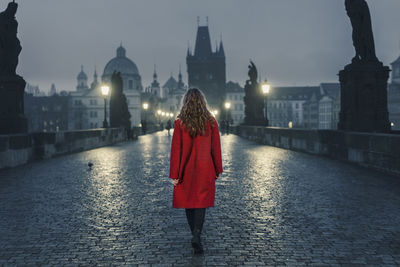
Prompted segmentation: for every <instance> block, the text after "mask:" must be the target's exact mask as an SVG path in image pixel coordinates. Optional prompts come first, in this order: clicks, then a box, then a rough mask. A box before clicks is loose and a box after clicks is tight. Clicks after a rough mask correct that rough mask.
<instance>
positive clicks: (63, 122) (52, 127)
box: [24, 93, 70, 132]
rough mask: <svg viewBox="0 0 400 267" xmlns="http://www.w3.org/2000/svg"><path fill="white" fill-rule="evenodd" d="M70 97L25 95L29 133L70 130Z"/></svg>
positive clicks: (65, 95) (66, 95)
mask: <svg viewBox="0 0 400 267" xmlns="http://www.w3.org/2000/svg"><path fill="white" fill-rule="evenodd" d="M69 101H70V96H69V95H68V94H65V93H63V94H62V95H61V94H60V95H58V94H53V95H51V96H34V95H33V94H30V93H25V94H24V109H25V116H26V117H27V118H28V131H29V132H58V131H65V130H68V115H69Z"/></svg>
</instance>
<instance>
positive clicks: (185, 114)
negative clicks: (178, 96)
mask: <svg viewBox="0 0 400 267" xmlns="http://www.w3.org/2000/svg"><path fill="white" fill-rule="evenodd" d="M178 119H180V120H181V125H183V126H184V127H185V129H186V130H187V131H188V132H189V135H190V136H192V137H195V136H196V135H198V134H200V135H204V134H205V132H206V130H207V122H209V121H211V122H216V121H215V119H214V116H213V115H212V114H211V112H210V111H209V110H208V106H207V100H206V98H205V97H204V95H203V93H202V92H201V91H200V90H199V89H197V88H191V89H189V90H188V91H187V92H186V94H185V96H184V97H183V100H182V108H181V111H180V113H179V115H178ZM211 126H212V127H214V123H212V124H211Z"/></svg>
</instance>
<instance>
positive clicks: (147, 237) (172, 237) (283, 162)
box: [0, 132, 400, 266]
mask: <svg viewBox="0 0 400 267" xmlns="http://www.w3.org/2000/svg"><path fill="white" fill-rule="evenodd" d="M170 141H171V138H170V137H168V136H167V134H166V132H162V133H157V134H152V135H147V136H141V137H140V138H139V140H138V141H135V142H129V143H120V144H117V145H115V146H110V147H104V148H99V149H94V150H90V151H86V152H82V153H77V154H72V155H67V156H63V157H58V158H54V159H49V160H46V161H40V162H35V163H32V164H28V165H25V166H22V167H18V168H16V169H10V170H3V171H0V218H1V219H0V265H6V266H7V265H10V266H11V265H51V266H60V265H71V266H75V265H96V266H102V265H124V264H127V265H143V266H149V265H153V266H172V265H173V266H205V265H211V266H213V265H214V266H242V265H248V266H276V265H282V266H284V265H290V266H299V265H315V266H357V265H360V266H361V265H371V266H377V265H387V266H390V265H393V266H395V265H400V216H399V215H400V180H399V179H396V178H393V177H390V176H386V175H383V174H380V173H376V172H372V171H369V170H366V169H361V168H358V167H355V166H353V165H349V164H345V163H340V162H337V161H332V160H329V159H326V158H320V157H315V156H311V155H307V154H302V153H297V152H293V151H286V150H282V149H279V148H274V147H268V146H262V145H259V144H255V143H252V142H250V141H247V140H244V139H241V138H240V137H237V136H234V135H229V136H222V150H223V164H224V170H225V173H224V174H223V175H222V177H220V179H219V180H217V188H216V201H215V207H213V208H209V209H207V211H206V220H205V225H204V230H203V235H202V240H203V244H204V246H205V254H204V255H203V256H195V255H193V254H192V249H191V246H190V231H189V227H188V225H187V222H186V217H185V213H184V210H183V209H173V208H172V189H173V188H172V187H173V186H172V184H171V183H170V181H169V179H168V176H167V175H168V167H169V149H170ZM89 161H90V162H92V163H93V164H94V166H93V168H92V169H91V170H90V169H89V168H88V166H87V163H88V162H89Z"/></svg>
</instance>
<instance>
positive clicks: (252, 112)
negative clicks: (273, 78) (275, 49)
mask: <svg viewBox="0 0 400 267" xmlns="http://www.w3.org/2000/svg"><path fill="white" fill-rule="evenodd" d="M248 75H249V80H246V85H245V87H244V91H245V96H244V114H245V118H244V123H245V124H246V125H259V126H264V125H266V120H265V118H264V112H263V109H264V97H263V95H262V93H261V90H260V86H259V83H258V82H257V78H258V72H257V68H256V66H255V64H254V63H253V61H251V60H250V65H249V72H248Z"/></svg>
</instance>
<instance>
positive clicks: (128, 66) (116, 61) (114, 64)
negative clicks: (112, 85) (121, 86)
mask: <svg viewBox="0 0 400 267" xmlns="http://www.w3.org/2000/svg"><path fill="white" fill-rule="evenodd" d="M114 71H116V72H121V75H139V71H138V68H137V66H136V64H135V63H134V62H133V61H132V60H130V59H129V58H127V57H126V50H125V48H124V47H123V46H122V45H121V46H120V47H118V49H117V56H116V57H115V58H113V59H111V60H110V61H109V62H108V63H107V65H106V66H105V68H104V73H103V76H111V75H112V74H113V72H114Z"/></svg>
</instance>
